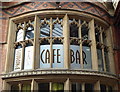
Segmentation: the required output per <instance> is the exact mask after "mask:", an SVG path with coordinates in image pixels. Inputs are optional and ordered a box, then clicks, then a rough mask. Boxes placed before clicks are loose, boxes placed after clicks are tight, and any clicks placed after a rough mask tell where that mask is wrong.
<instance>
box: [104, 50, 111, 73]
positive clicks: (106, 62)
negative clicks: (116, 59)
mask: <svg viewBox="0 0 120 92" xmlns="http://www.w3.org/2000/svg"><path fill="white" fill-rule="evenodd" d="M104 56H105V64H106V71H107V72H110V64H109V57H108V52H107V51H104Z"/></svg>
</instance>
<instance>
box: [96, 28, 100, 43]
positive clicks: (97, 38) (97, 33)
mask: <svg viewBox="0 0 120 92" xmlns="http://www.w3.org/2000/svg"><path fill="white" fill-rule="evenodd" d="M95 39H96V42H100V33H99V32H98V31H96V30H95Z"/></svg>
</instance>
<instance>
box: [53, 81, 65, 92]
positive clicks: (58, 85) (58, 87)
mask: <svg viewBox="0 0 120 92" xmlns="http://www.w3.org/2000/svg"><path fill="white" fill-rule="evenodd" d="M52 91H53V92H58V91H60V92H64V84H63V83H52Z"/></svg>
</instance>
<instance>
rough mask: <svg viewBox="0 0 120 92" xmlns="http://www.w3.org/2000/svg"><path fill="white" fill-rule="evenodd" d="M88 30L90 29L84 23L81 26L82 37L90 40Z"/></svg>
mask: <svg viewBox="0 0 120 92" xmlns="http://www.w3.org/2000/svg"><path fill="white" fill-rule="evenodd" d="M88 31H89V29H88V28H87V27H86V26H85V25H83V26H82V28H81V34H82V38H83V39H84V40H88V39H89V36H88Z"/></svg>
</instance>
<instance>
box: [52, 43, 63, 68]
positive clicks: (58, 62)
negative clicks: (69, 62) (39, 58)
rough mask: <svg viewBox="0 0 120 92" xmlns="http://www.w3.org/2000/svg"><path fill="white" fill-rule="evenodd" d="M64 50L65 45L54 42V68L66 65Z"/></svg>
mask: <svg viewBox="0 0 120 92" xmlns="http://www.w3.org/2000/svg"><path fill="white" fill-rule="evenodd" d="M63 52H64V50H63V45H62V44H61V45H60V44H54V45H53V64H52V67H53V68H63V67H64V53H63Z"/></svg>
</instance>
